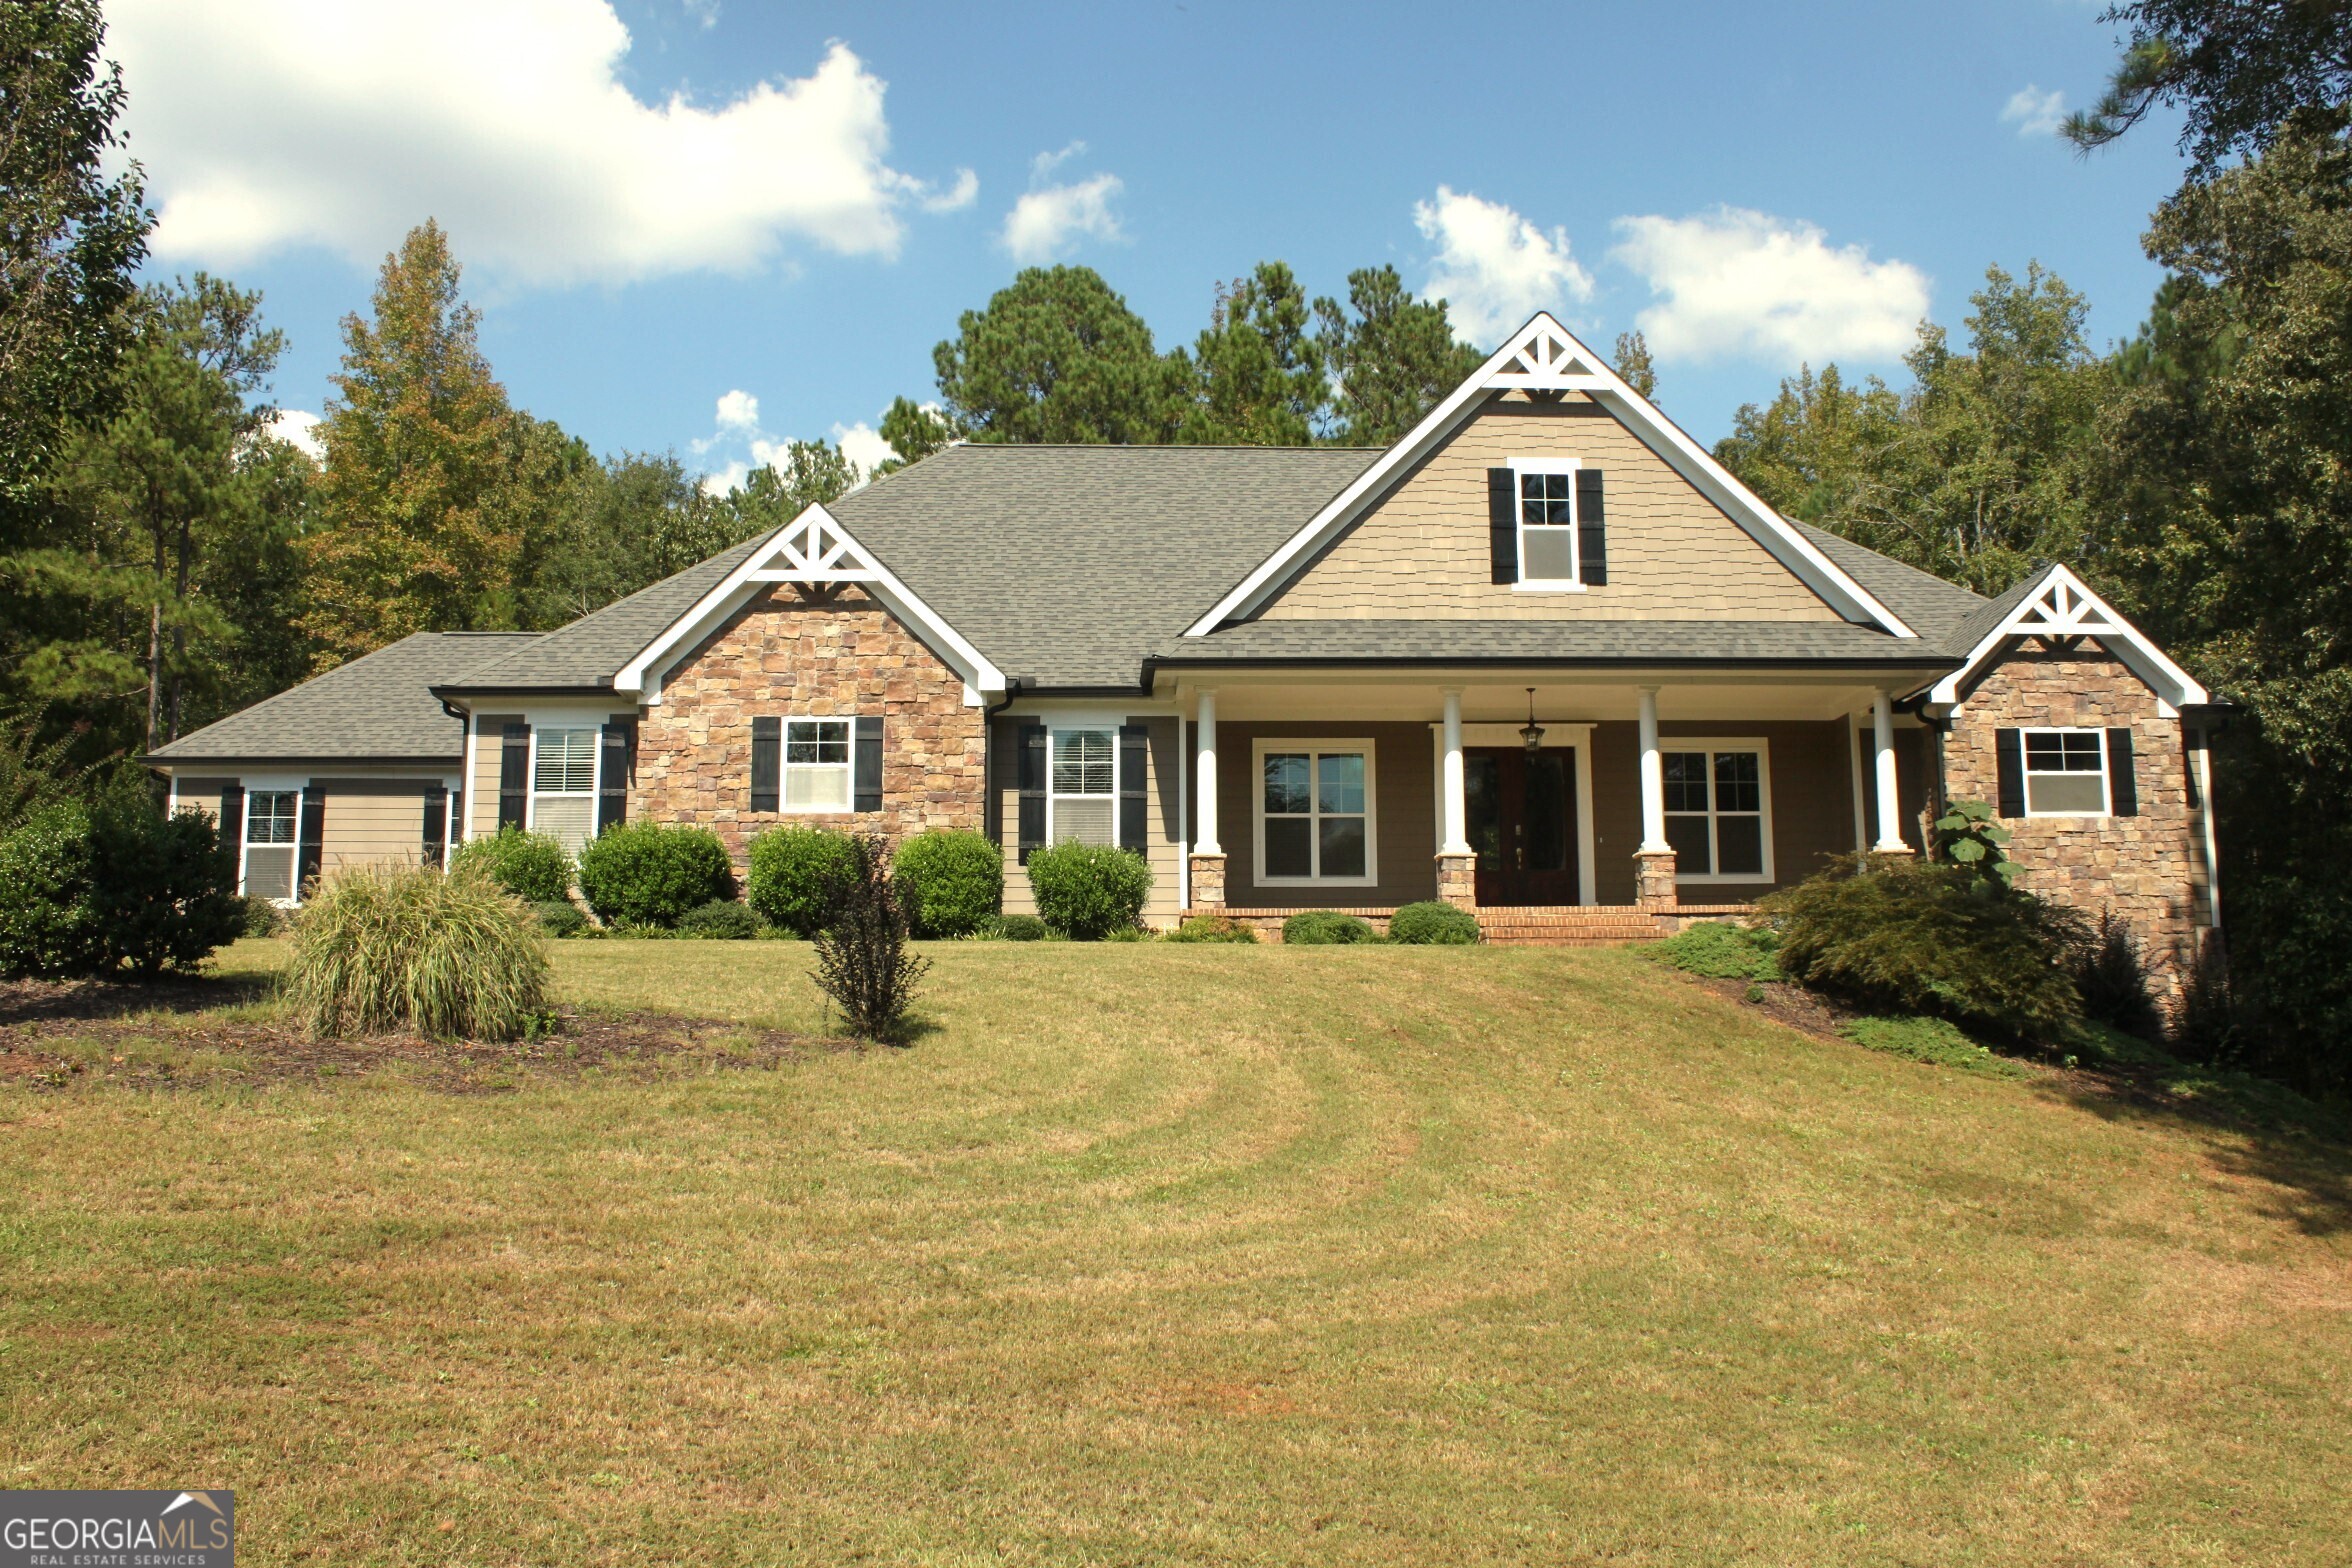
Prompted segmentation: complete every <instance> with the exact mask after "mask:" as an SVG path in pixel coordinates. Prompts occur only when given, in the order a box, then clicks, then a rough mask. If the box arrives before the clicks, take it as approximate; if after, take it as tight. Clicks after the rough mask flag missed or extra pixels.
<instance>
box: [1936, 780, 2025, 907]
mask: <svg viewBox="0 0 2352 1568" xmlns="http://www.w3.org/2000/svg"><path fill="white" fill-rule="evenodd" d="M1935 830H1936V855H1937V857H1938V858H1940V859H1942V860H1945V861H1948V862H1950V863H1951V864H1952V865H1955V866H1958V867H1959V868H1960V869H1961V870H1963V871H1966V872H1968V873H1969V874H1970V875H1972V876H1979V877H1992V878H1996V879H1997V880H1998V881H1999V882H2000V884H2001V886H2003V887H2007V886H2009V885H2010V884H2011V883H2012V882H2014V881H2016V880H2017V873H2018V870H2019V867H2018V864H2017V862H2016V861H2014V860H2012V859H2010V858H2009V837H2010V835H2009V830H2008V829H2007V828H2005V827H2003V826H2001V824H2000V823H1998V822H1996V821H1995V820H1993V808H1992V807H1990V806H1988V805H1986V804H1985V803H1984V802H1983V801H1981V800H1955V801H1953V802H1952V803H1951V805H1950V806H1949V807H1947V808H1946V809H1945V811H1944V814H1943V815H1942V816H1940V817H1938V818H1936V821H1935Z"/></svg>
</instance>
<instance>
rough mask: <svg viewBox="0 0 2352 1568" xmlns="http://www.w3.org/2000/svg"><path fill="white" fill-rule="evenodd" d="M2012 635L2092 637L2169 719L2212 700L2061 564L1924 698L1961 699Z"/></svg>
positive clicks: (2049, 569)
mask: <svg viewBox="0 0 2352 1568" xmlns="http://www.w3.org/2000/svg"><path fill="white" fill-rule="evenodd" d="M2012 637H2053V638H2067V637H2096V638H2097V639H2098V640H2099V642H2100V643H2101V644H2102V645H2103V646H2104V647H2105V648H2106V649H2107V651H2108V652H2109V653H2112V654H2113V655H2115V657H2116V658H2117V659H2119V660H2121V661H2122V662H2123V664H2124V667H2125V668H2127V669H2129V670H2130V671H2131V672H2132V673H2133V674H2135V675H2137V676H2138V677H2139V678H2140V679H2141V680H2143V681H2146V682H2147V683H2148V685H2149V686H2150V688H2152V689H2153V690H2154V691H2155V693H2156V702H2157V709H2158V711H2159V712H2161V713H2162V714H2163V715H2164V717H2166V718H2168V719H2177V718H2179V717H2180V710H2181V709H2182V708H2185V707H2194V706H2198V705H2200V704H2204V703H2209V702H2211V701H2212V700H2213V696H2212V694H2211V693H2210V692H2208V691H2206V689H2205V688H2204V687H2203V686H2201V685H2199V684H2198V683H2197V682H2196V681H2194V680H2192V679H2191V678H2190V677H2189V673H2188V671H2186V670H2184V669H2182V668H2181V667H2180V666H2179V665H2177V664H2175V663H2173V662H2172V660H2171V659H2169V658H2167V657H2166V656H2165V653H2164V650H2163V649H2161V648H2159V647H2157V646H2156V644H2155V643H2154V642H2153V641H2151V640H2150V639H2149V637H2148V636H2147V634H2146V633H2144V632H2142V631H2141V630H2140V629H2139V628H2138V627H2136V626H2134V625H2132V623H2131V622H2129V621H2127V620H2125V619H2124V618H2123V617H2122V616H2121V615H2118V614H2117V613H2116V612H2115V608H2114V606H2112V605H2110V604H2109V603H2108V602H2107V601H2106V600H2104V599H2102V598H2100V597H2099V596H2098V595H2097V594H2096V593H2093V592H2092V591H2091V587H2090V585H2089V584H2088V583H2085V582H2084V581H2083V580H2082V579H2081V578H2079V577H2077V576H2075V575H2074V573H2073V572H2071V571H2069V570H2068V569H2067V568H2066V567H2064V566H2059V565H2052V566H2050V567H2049V568H2048V569H2046V570H2045V571H2044V572H2043V573H2042V576H2041V578H2040V580H2039V582H2038V583H2037V584H2036V585H2035V587H2034V590H2033V592H2031V593H2029V594H2027V595H2026V596H2025V597H2024V598H2023V599H2022V600H2020V601H2019V602H2018V605H2017V608H2016V609H2014V610H2011V611H2010V612H2009V613H2008V614H2007V615H2006V616H2003V617H2002V619H2001V624H2000V625H1998V626H1996V627H1994V628H1993V629H1992V630H1991V631H1989V632H1987V633H1985V635H1984V636H1983V637H1982V638H1981V639H1980V640H1979V641H1978V642H1977V645H1976V646H1975V647H1974V648H1972V649H1970V650H1969V653H1968V657H1967V658H1966V659H1964V660H1962V661H1961V663H1960V668H1958V669H1956V670H1954V671H1953V672H1952V673H1951V674H1949V675H1947V676H1945V677H1944V678H1943V679H1942V680H1940V681H1937V682H1936V683H1935V685H1934V686H1932V687H1930V688H1929V689H1928V693H1927V700H1928V701H1929V702H1943V703H1957V702H1959V701H1960V700H1961V696H1960V693H1961V688H1962V687H1964V686H1966V685H1967V683H1968V681H1969V678H1970V677H1971V676H1973V675H1975V674H1976V672H1977V670H1978V669H1979V668H1980V667H1982V666H1983V665H1984V664H1985V663H1986V662H1988V661H1989V660H1991V659H1992V658H1993V656H1994V655H1995V654H1996V653H1997V652H1999V650H2000V648H2001V645H2002V644H2003V643H2005V642H2007V641H2008V640H2009V639H2010V638H2012Z"/></svg>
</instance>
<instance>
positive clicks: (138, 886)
mask: <svg viewBox="0 0 2352 1568" xmlns="http://www.w3.org/2000/svg"><path fill="white" fill-rule="evenodd" d="M235 876H236V869H235V867H234V866H233V865H232V864H231V863H230V861H229V857H228V856H226V855H224V854H222V853H221V848H220V838H219V835H218V834H217V833H216V832H215V831H214V828H213V825H212V823H211V821H210V820H209V819H208V818H206V817H205V816H203V815H202V814H201V813H199V812H195V811H183V812H180V813H178V814H177V815H175V816H170V817H166V816H164V815H163V814H162V813H161V812H160V811H158V810H157V809H156V808H155V805H154V803H153V802H152V801H151V800H149V799H147V798H146V796H145V795H144V794H143V793H139V792H125V793H117V794H113V795H110V796H108V797H106V798H103V799H101V800H100V801H98V802H97V803H96V804H95V805H90V806H83V805H78V804H68V805H59V806H50V807H46V808H44V809H42V810H40V811H38V812H35V813H34V814H33V815H32V816H31V817H30V818H29V819H28V820H27V821H26V822H25V823H24V824H23V825H22V826H20V827H18V828H17V829H16V831H14V832H13V833H10V834H9V835H8V836H7V837H6V838H5V839H0V973H5V974H9V975H37V976H47V977H53V978H65V977H72V976H92V975H111V974H116V973H119V972H121V971H122V970H123V969H125V968H128V969H129V970H130V971H131V973H132V974H134V975H135V976H137V977H138V978H140V979H143V980H151V979H153V978H155V977H156V976H157V975H159V974H161V973H162V972H163V971H164V970H166V969H193V968H195V967H196V966H197V965H198V964H200V963H202V962H203V961H204V959H205V957H206V955H208V954H210V953H211V952H212V950H213V949H214V948H216V947H220V946H223V945H225V944H227V943H229V942H233V941H235V940H236V939H237V937H238V935H239V934H240V933H241V932H242V931H243V930H244V928H245V918H246V912H245V905H244V902H243V900H241V899H239V898H238V897H237V896H236V894H235V893H234V892H233V891H231V889H232V888H233V887H234V886H235Z"/></svg>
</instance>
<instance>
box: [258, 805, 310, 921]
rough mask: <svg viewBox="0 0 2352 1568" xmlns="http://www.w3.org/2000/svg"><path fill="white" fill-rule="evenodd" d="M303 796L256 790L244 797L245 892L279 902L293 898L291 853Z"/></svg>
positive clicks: (296, 833) (292, 854)
mask: <svg viewBox="0 0 2352 1568" xmlns="http://www.w3.org/2000/svg"><path fill="white" fill-rule="evenodd" d="M301 812H302V794H301V792H300V791H299V790H291V789H257V790H253V791H251V792H250V793H248V794H247V795H246V797H245V891H246V892H247V893H248V894H250V895H251V896H253V897H255V898H274V899H277V900H279V901H280V902H287V901H290V900H291V899H292V898H293V897H294V850H295V840H296V839H297V837H298V836H299V834H298V830H297V824H298V823H299V822H300V820H301Z"/></svg>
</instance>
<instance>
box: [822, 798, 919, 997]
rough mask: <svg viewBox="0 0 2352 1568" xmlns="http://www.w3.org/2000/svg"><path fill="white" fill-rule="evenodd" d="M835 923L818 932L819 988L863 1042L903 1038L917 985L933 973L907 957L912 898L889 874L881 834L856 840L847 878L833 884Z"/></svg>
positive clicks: (839, 874) (842, 875)
mask: <svg viewBox="0 0 2352 1568" xmlns="http://www.w3.org/2000/svg"><path fill="white" fill-rule="evenodd" d="M829 882H830V886H829V887H828V888H827V889H826V893H827V897H826V903H827V904H828V905H829V906H830V907H831V909H832V911H833V918H832V920H831V922H830V923H828V924H827V925H826V927H825V929H824V930H822V931H820V932H818V933H817V937H816V943H817V969H816V976H815V978H816V982H817V989H818V990H820V991H822V992H824V993H825V995H826V997H827V998H829V999H830V1000H831V1001H832V1003H833V1005H834V1006H836V1007H838V1008H840V1009H841V1016H842V1017H843V1019H845V1020H846V1021H847V1022H848V1024H849V1028H850V1032H851V1033H852V1034H855V1035H856V1036H858V1038H860V1039H863V1040H882V1041H897V1040H901V1039H903V1038H905V1034H906V1015H907V1008H908V1007H909V1006H910V1005H911V1004H912V1003H913V1001H914V998H915V984H916V982H917V981H919V980H921V979H922V978H923V973H924V971H925V970H927V969H929V968H930V967H931V960H930V959H928V958H917V957H915V956H914V955H913V954H911V953H909V952H908V951H907V932H908V929H909V924H910V922H909V920H908V914H909V910H908V908H907V899H906V897H905V894H904V891H903V890H902V889H901V888H900V887H899V886H898V880H897V878H895V877H893V876H892V875H891V874H890V846H889V845H887V844H885V843H884V842H883V841H882V839H881V837H880V836H879V835H877V834H859V835H858V836H857V837H855V838H852V839H851V840H850V861H849V867H848V869H847V870H846V871H835V872H834V873H833V874H832V876H831V877H830V878H829Z"/></svg>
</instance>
